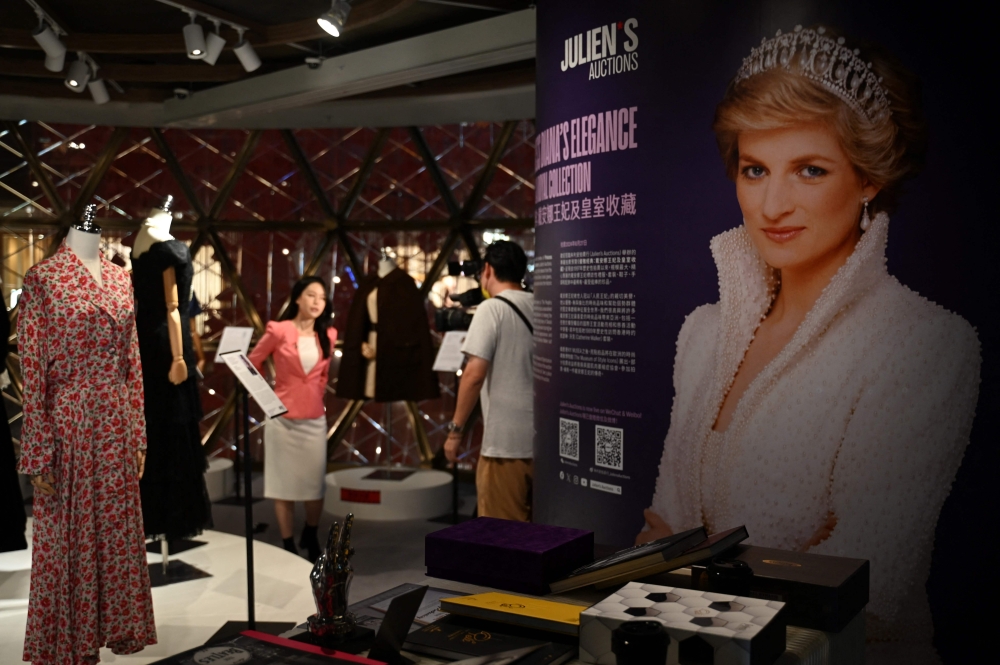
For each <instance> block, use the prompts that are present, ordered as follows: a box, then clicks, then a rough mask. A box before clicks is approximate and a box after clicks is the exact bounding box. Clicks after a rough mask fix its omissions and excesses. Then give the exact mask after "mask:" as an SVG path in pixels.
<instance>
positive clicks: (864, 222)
mask: <svg viewBox="0 0 1000 665" xmlns="http://www.w3.org/2000/svg"><path fill="white" fill-rule="evenodd" d="M861 202H862V203H863V204H864V205H865V210H864V212H863V213H861V230H862V231H867V230H868V227H869V226H871V225H872V220H871V217H869V216H868V197H867V196H866V197H864V198H863V199H861Z"/></svg>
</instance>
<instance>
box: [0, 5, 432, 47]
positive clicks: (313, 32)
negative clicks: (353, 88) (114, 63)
mask: <svg viewBox="0 0 1000 665" xmlns="http://www.w3.org/2000/svg"><path fill="white" fill-rule="evenodd" d="M414 1H415V0H368V1H367V2H365V3H363V4H360V5H358V6H357V7H355V8H354V9H353V11H352V12H351V16H350V19H349V20H348V23H347V30H354V29H357V28H360V27H363V26H365V25H370V24H372V23H376V22H378V21H380V20H382V19H383V18H386V17H387V16H391V15H392V14H395V13H397V12H399V11H402V10H404V9H406V8H407V7H409V6H410V5H412V4H413V3H414ZM182 4H186V5H189V6H191V8H192V9H195V6H194V5H199V6H203V7H205V9H204V11H205V12H206V13H208V14H214V15H215V16H218V17H219V18H224V16H223V12H221V10H218V9H215V8H213V7H210V6H209V5H204V4H202V3H196V2H184V3H182ZM176 11H178V12H179V11H180V10H176ZM232 20H233V22H234V23H240V24H242V25H245V26H247V27H248V28H250V29H251V32H250V34H249V35H248V37H249V39H250V43H251V44H253V46H254V47H255V48H263V47H266V46H277V45H280V44H286V43H288V42H298V41H305V40H309V39H317V38H320V37H323V36H325V35H326V33H325V32H323V29H322V28H320V27H319V25H317V23H316V20H315V19H307V20H304V21H295V22H293V23H286V24H282V25H272V26H266V27H265V26H261V25H260V24H257V23H254V22H252V21H249V20H248V19H240V18H237V17H235V16H234V17H233V18H232ZM254 26H257V28H258V29H256V30H255V29H254ZM67 30H68V29H67ZM68 31H69V32H70V34H69V35H68V36H66V37H65V38H64V40H63V43H64V44H66V48H67V49H69V50H70V51H86V52H87V53H91V54H94V53H121V54H126V55H140V54H156V53H184V38H183V36H181V33H180V29H178V30H177V32H175V33H170V34H163V33H153V34H96V33H79V32H77V33H74V32H72V31H71V30H68ZM228 41H229V42H230V43H229V44H228V45H227V49H231V48H232V43H233V42H234V41H235V40H233V39H229V40H228ZM0 48H17V49H28V50H32V51H40V50H41V47H40V46H39V45H38V43H37V42H36V41H35V40H34V39H32V37H31V29H27V30H24V29H16V28H0Z"/></svg>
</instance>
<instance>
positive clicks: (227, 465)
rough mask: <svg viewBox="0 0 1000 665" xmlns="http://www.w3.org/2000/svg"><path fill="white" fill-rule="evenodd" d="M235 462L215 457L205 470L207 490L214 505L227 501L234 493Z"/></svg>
mask: <svg viewBox="0 0 1000 665" xmlns="http://www.w3.org/2000/svg"><path fill="white" fill-rule="evenodd" d="M234 482H235V481H234V479H233V460H231V459H226V458H225V457H215V458H213V459H210V460H209V461H208V469H206V470H205V488H206V489H207V490H208V498H209V500H210V501H211V502H212V503H215V502H216V501H219V500H221V499H225V498H226V497H227V496H229V495H231V494H232V493H233V483H234Z"/></svg>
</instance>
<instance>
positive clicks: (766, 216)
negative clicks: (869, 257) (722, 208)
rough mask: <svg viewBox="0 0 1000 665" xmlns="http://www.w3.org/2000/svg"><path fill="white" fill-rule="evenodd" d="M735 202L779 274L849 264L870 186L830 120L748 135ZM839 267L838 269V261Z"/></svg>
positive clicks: (743, 139)
mask: <svg viewBox="0 0 1000 665" xmlns="http://www.w3.org/2000/svg"><path fill="white" fill-rule="evenodd" d="M739 151H740V163H739V174H738V176H737V178H736V197H737V199H738V200H739V203H740V208H741V209H742V210H743V218H744V220H745V221H746V226H747V230H748V231H749V232H750V237H751V238H752V239H753V243H754V246H755V247H756V248H757V251H758V252H760V254H761V256H762V257H763V259H764V261H766V262H767V264H768V265H770V266H771V267H772V268H777V269H779V270H784V269H792V270H807V271H808V270H809V269H811V268H815V269H820V270H821V269H822V268H823V267H824V266H827V265H830V262H831V261H832V262H836V261H839V262H840V263H842V262H843V261H844V260H846V258H847V256H849V255H850V254H851V252H852V251H853V250H854V245H855V244H856V243H857V241H858V238H860V237H861V231H860V226H859V221H860V213H861V207H862V198H863V197H864V196H866V195H867V196H868V197H869V200H870V199H872V198H874V196H875V193H877V191H878V190H877V189H876V188H874V187H872V186H870V185H869V186H865V184H864V182H863V181H862V179H861V177H860V176H859V175H858V173H857V171H856V170H855V169H854V166H853V165H852V164H851V162H850V160H849V159H848V157H847V154H846V153H845V152H844V150H843V148H841V146H840V141H839V140H838V138H837V135H836V134H835V132H834V130H833V128H832V127H830V126H829V125H827V124H825V123H809V124H802V125H794V126H791V127H784V128H781V129H772V130H761V131H749V132H743V133H741V134H740V136H739ZM838 265H839V264H838Z"/></svg>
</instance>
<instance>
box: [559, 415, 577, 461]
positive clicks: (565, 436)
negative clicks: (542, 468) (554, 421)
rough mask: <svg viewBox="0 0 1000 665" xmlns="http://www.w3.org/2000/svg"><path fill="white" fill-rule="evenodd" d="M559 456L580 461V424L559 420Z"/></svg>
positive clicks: (573, 421)
mask: <svg viewBox="0 0 1000 665" xmlns="http://www.w3.org/2000/svg"><path fill="white" fill-rule="evenodd" d="M559 456H560V457H566V458H569V459H571V460H576V461H577V462H579V461H580V422H579V421H578V420H568V419H566V418H560V419H559Z"/></svg>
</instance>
